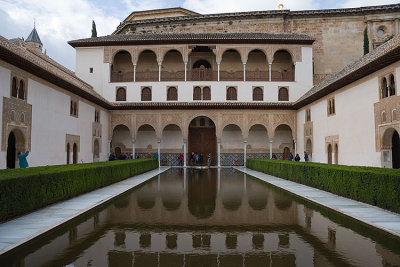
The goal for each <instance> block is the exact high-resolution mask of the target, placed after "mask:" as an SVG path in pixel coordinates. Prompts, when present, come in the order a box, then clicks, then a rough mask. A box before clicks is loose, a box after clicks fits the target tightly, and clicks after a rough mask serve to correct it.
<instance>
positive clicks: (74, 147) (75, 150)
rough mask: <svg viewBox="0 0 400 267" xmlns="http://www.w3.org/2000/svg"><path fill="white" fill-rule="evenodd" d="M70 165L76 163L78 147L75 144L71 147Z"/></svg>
mask: <svg viewBox="0 0 400 267" xmlns="http://www.w3.org/2000/svg"><path fill="white" fill-rule="evenodd" d="M72 163H73V164H76V163H78V145H77V144H76V143H74V145H73V146H72Z"/></svg>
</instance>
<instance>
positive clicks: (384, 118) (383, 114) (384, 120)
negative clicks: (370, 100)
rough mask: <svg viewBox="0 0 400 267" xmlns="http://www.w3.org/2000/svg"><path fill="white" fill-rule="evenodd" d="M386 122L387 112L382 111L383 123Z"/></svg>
mask: <svg viewBox="0 0 400 267" xmlns="http://www.w3.org/2000/svg"><path fill="white" fill-rule="evenodd" d="M385 122H386V112H385V111H382V123H385Z"/></svg>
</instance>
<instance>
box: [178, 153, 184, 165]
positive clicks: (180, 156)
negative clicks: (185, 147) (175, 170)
mask: <svg viewBox="0 0 400 267" xmlns="http://www.w3.org/2000/svg"><path fill="white" fill-rule="evenodd" d="M178 160H179V165H180V166H183V155H182V153H181V154H179V157H178Z"/></svg>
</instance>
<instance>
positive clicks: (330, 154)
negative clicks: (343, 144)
mask: <svg viewBox="0 0 400 267" xmlns="http://www.w3.org/2000/svg"><path fill="white" fill-rule="evenodd" d="M328 164H332V145H331V144H329V145H328Z"/></svg>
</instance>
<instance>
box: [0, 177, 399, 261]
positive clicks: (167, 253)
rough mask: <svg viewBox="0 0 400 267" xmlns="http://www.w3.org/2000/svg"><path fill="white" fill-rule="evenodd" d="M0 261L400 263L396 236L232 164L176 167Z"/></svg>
mask: <svg viewBox="0 0 400 267" xmlns="http://www.w3.org/2000/svg"><path fill="white" fill-rule="evenodd" d="M0 265H1V266H145V267H151V266H168V267H171V266H172V267H173V266H257V267H258V266H400V239H398V238H396V237H394V236H391V235H389V234H386V233H383V232H381V231H378V230H375V229H372V228H370V227H368V226H366V225H364V224H360V223H358V222H356V221H354V220H352V219H350V218H347V217H344V216H341V215H339V214H337V213H335V212H333V211H330V210H327V209H324V208H321V207H319V206H317V205H315V204H312V203H308V202H305V201H304V200H302V199H300V198H296V197H294V196H292V195H290V194H288V193H286V192H283V191H281V190H279V189H276V188H273V187H271V186H270V185H269V184H267V183H264V182H262V181H260V180H257V179H256V178H253V177H251V176H249V175H246V174H243V173H241V172H239V171H235V170H233V169H221V170H218V169H209V170H194V169H188V170H184V169H171V170H169V171H167V172H164V173H163V174H161V175H159V176H157V177H155V178H153V179H151V180H150V181H148V182H146V183H145V184H143V185H141V186H139V187H137V188H135V189H133V190H131V191H130V192H128V193H126V194H124V195H121V196H119V197H117V198H116V199H114V200H113V201H111V202H109V203H107V204H105V205H103V206H101V207H98V208H96V209H95V210H93V211H91V212H89V213H87V214H85V215H83V216H81V217H80V218H77V219H76V220H75V221H73V222H71V223H69V224H67V225H65V226H63V227H62V228H60V229H57V230H55V231H53V232H52V233H50V234H47V235H46V236H43V237H42V238H40V239H37V240H35V241H34V242H32V243H30V244H27V245H25V246H23V247H20V248H18V249H16V250H14V251H12V252H11V253H8V254H6V255H3V256H2V257H0Z"/></svg>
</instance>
